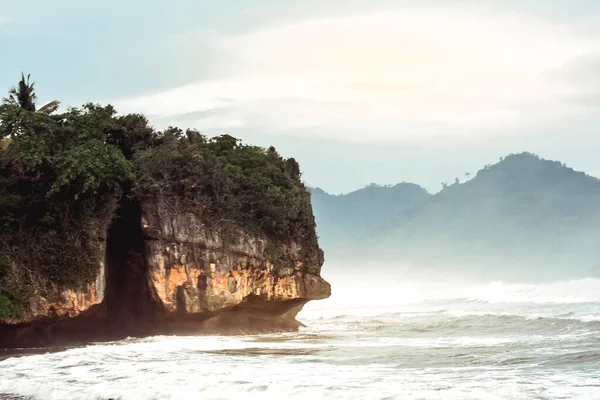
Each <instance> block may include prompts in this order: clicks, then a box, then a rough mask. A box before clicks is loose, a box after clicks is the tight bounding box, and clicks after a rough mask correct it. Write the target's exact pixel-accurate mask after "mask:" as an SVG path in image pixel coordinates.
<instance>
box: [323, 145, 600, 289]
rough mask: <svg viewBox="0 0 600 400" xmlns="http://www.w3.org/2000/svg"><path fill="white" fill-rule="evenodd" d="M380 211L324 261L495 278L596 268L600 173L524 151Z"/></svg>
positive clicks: (592, 271)
mask: <svg viewBox="0 0 600 400" xmlns="http://www.w3.org/2000/svg"><path fill="white" fill-rule="evenodd" d="M386 211H388V215H389V216H390V219H389V223H388V225H387V226H383V227H382V228H380V229H378V230H377V231H376V232H373V231H372V232H370V234H369V235H365V236H363V237H361V238H359V239H358V240H355V241H354V243H353V244H352V245H349V246H347V247H346V249H347V250H349V249H356V250H355V251H354V252H353V251H347V252H346V253H345V254H344V257H339V258H338V259H336V258H335V257H337V254H335V253H334V258H333V259H330V261H332V262H334V263H335V262H336V261H343V259H344V258H347V259H348V260H354V261H361V260H362V262H363V263H364V262H383V263H387V264H392V263H393V264H402V265H416V266H420V267H415V268H425V269H427V270H431V269H432V268H433V269H436V270H440V269H445V270H452V271H456V270H460V271H470V272H477V273H479V274H481V273H486V274H488V275H490V276H492V275H493V276H501V277H513V276H517V275H519V276H521V275H522V276H529V277H532V278H533V277H535V276H537V275H540V274H543V275H545V276H549V277H550V276H555V277H559V276H563V275H564V276H567V275H569V274H573V275H577V276H589V275H598V274H600V180H598V179H596V178H594V177H591V176H588V175H586V174H585V173H583V172H578V171H574V170H573V169H572V168H569V167H567V166H565V165H564V164H561V163H560V162H557V161H548V160H544V159H541V158H539V157H538V156H536V155H533V154H530V153H521V154H512V155H509V156H507V157H506V158H504V159H502V160H501V161H500V162H499V163H497V164H495V165H491V166H486V167H485V168H484V169H482V170H480V171H479V172H478V173H477V175H476V176H475V177H474V178H473V179H471V180H470V181H467V182H464V183H455V184H453V185H450V186H447V187H446V188H444V189H443V190H442V191H441V192H439V193H438V194H436V195H433V196H428V197H427V198H425V199H424V200H423V201H418V202H415V203H414V206H413V207H410V208H407V209H405V210H398V209H394V210H393V211H392V210H391V209H390V210H386V209H383V208H382V209H379V210H378V212H379V213H380V215H385V214H386ZM398 211H400V212H399V213H398ZM316 214H317V213H316ZM338 218H339V217H338ZM383 222H384V221H383V220H382V219H380V220H378V221H377V224H378V225H380V226H382V225H384V224H383ZM317 223H319V217H318V214H317ZM324 248H325V251H326V252H327V246H324ZM500 272H501V273H500Z"/></svg>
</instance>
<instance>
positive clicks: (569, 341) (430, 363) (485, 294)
mask: <svg viewBox="0 0 600 400" xmlns="http://www.w3.org/2000/svg"><path fill="white" fill-rule="evenodd" d="M332 284H333V288H334V294H333V296H332V298H331V299H329V300H325V301H321V302H312V303H309V304H308V305H307V306H306V308H305V309H304V310H303V311H302V313H301V314H300V315H299V320H300V321H302V322H303V323H304V324H306V327H304V328H302V329H301V330H300V331H299V332H297V333H282V334H269V335H253V336H196V337H191V336H186V337H177V336H157V337H149V338H144V339H134V338H129V339H126V340H122V341H118V342H111V343H98V344H92V345H89V346H86V347H82V348H69V349H63V350H62V351H57V352H46V353H42V354H30V355H25V356H19V357H9V358H5V359H3V360H2V361H0V399H39V400H50V399H115V400H116V399H123V400H125V399H136V400H137V399H156V400H159V399H160V400H164V399H262V400H264V399H282V398H285V399H320V398H323V399H540V400H541V399H600V280H598V279H592V278H587V279H581V280H574V281H566V282H555V283H544V284H519V283H512V284H509V283H502V282H488V283H477V284H471V285H458V284H455V283H454V284H451V285H450V284H443V283H440V284H436V285H433V284H429V283H418V282H413V283H400V284H394V283H393V282H391V283H390V282H387V283H385V284H384V283H382V284H380V285H379V286H377V285H375V284H373V285H371V286H369V285H366V284H364V283H363V282H356V281H355V282H354V283H344V282H341V281H339V282H336V280H334V279H332ZM336 288H337V291H336ZM369 288H370V289H369Z"/></svg>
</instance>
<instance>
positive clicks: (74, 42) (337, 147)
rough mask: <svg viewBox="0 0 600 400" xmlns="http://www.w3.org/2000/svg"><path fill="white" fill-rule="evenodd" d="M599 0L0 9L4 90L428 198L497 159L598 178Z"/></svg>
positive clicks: (325, 181) (321, 179)
mask: <svg viewBox="0 0 600 400" xmlns="http://www.w3.org/2000/svg"><path fill="white" fill-rule="evenodd" d="M599 21H600V2H598V1H596V0H502V1H501V0H496V1H492V0H380V1H376V2H375V1H370V0H361V1H359V0H286V1H285V2H284V1H280V0H252V1H250V0H237V1H234V0H220V1H218V2H217V1H201V0H177V1H172V0H169V1H167V0H144V1H142V0H128V1H116V0H104V1H102V2H82V1H80V0H55V1H54V2H47V1H38V0H30V1H27V2H19V1H13V0H0V54H2V55H3V58H2V61H1V62H0V88H1V87H6V89H8V88H9V87H10V86H13V85H14V84H16V82H17V81H18V79H19V77H20V73H21V71H24V72H26V73H31V74H32V78H33V80H34V81H35V82H36V89H37V92H38V97H39V98H40V101H41V102H43V101H47V100H52V99H59V100H61V101H62V103H63V105H64V106H77V105H80V104H82V103H85V102H95V103H111V104H114V105H115V106H116V107H117V109H118V111H119V112H121V113H129V112H135V113H143V114H145V115H147V117H148V118H149V120H150V121H151V123H152V125H153V126H155V127H156V128H157V129H162V128H165V127H167V126H169V125H178V126H181V127H183V128H196V129H199V130H200V131H202V132H203V133H205V134H207V135H216V134H223V133H229V134H231V135H234V136H236V137H239V138H241V139H242V140H243V141H244V142H245V143H249V144H256V145H260V146H268V145H274V146H275V147H276V148H277V149H278V150H279V151H280V153H281V154H282V155H284V156H286V157H295V158H296V159H297V160H298V161H299V162H300V165H301V168H302V170H303V177H304V180H305V182H306V183H307V184H308V185H310V186H318V187H321V188H323V189H324V190H326V191H328V192H330V193H345V192H349V191H352V190H355V189H357V188H360V187H362V186H365V185H367V184H370V183H379V184H394V183H398V182H403V181H406V182H414V183H417V184H420V185H422V186H424V187H425V188H427V189H428V190H429V191H431V192H436V191H438V190H439V189H440V188H441V183H442V182H451V181H454V179H455V177H459V178H461V179H464V176H465V173H467V172H469V173H471V174H473V173H475V172H476V171H477V170H478V169H480V168H482V166H483V165H485V164H492V163H494V162H496V161H497V160H498V159H499V158H500V157H502V156H505V155H506V154H508V153H515V152H521V151H530V152H534V153H536V154H539V155H540V156H542V157H544V158H548V159H554V160H560V161H563V162H565V163H567V164H568V165H570V166H572V167H573V168H575V169H578V170H583V171H586V172H588V173H589V174H592V175H597V176H600V157H599V153H600V112H599V111H600V24H599V23H598V22H599Z"/></svg>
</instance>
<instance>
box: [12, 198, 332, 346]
mask: <svg viewBox="0 0 600 400" xmlns="http://www.w3.org/2000/svg"><path fill="white" fill-rule="evenodd" d="M122 212H123V213H125V214H126V215H121V216H120V217H119V218H118V221H120V222H117V223H116V225H115V226H113V228H111V230H109V232H108V235H109V236H110V237H109V240H108V242H107V243H108V249H107V257H105V259H102V260H99V263H98V265H99V269H98V274H97V276H96V279H95V281H93V282H90V283H88V284H87V285H85V286H84V287H82V288H81V289H80V290H60V289H58V288H56V289H55V291H54V292H51V294H50V295H45V296H42V295H36V296H34V297H33V298H32V299H31V301H30V303H29V309H28V310H27V313H26V314H25V316H24V317H22V318H21V319H18V320H17V319H13V320H5V321H2V323H0V347H27V346H47V345H64V344H72V343H81V342H86V341H90V340H107V339H111V340H112V339H118V338H120V337H124V336H144V335H153V334H188V333H192V334H198V333H200V334H202V333H211V334H213V333H258V332H270V331H282V330H295V329H297V328H298V327H299V326H301V324H300V323H299V322H298V321H296V319H295V318H296V315H297V313H298V312H299V311H300V310H301V309H302V306H303V305H304V304H305V303H306V302H308V301H309V300H318V299H324V298H327V297H329V295H330V293H331V288H330V285H329V283H327V282H326V281H325V280H324V279H322V278H321V277H320V276H318V275H315V274H314V273H309V272H308V271H319V270H320V267H321V265H320V264H321V263H322V261H319V262H318V264H319V265H307V261H306V260H305V259H304V258H303V256H302V255H303V254H304V252H303V248H302V246H301V245H300V244H298V243H295V242H292V243H287V244H285V245H281V244H280V248H279V251H278V254H279V258H278V259H277V260H276V261H275V260H273V259H272V257H271V255H270V254H269V250H268V249H269V241H268V239H266V238H264V237H260V236H253V235H251V234H248V233H246V232H244V231H243V230H239V229H238V230H236V231H230V232H229V233H227V234H225V233H223V230H221V229H218V228H212V229H211V228H209V227H207V226H206V225H205V224H203V223H202V222H201V221H200V219H199V217H198V215H196V214H194V213H190V212H183V211H182V210H181V209H179V208H178V207H173V206H172V204H170V203H169V202H165V201H163V200H158V201H152V202H146V203H144V204H142V206H141V209H140V207H137V206H135V207H133V208H124V209H123V210H122ZM117 232H118V233H117ZM115 247H116V248H117V249H115ZM282 255H283V256H282ZM309 263H310V261H309Z"/></svg>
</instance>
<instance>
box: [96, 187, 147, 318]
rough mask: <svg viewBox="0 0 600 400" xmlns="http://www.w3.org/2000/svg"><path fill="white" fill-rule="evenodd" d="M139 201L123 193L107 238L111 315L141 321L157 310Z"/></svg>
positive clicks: (107, 285) (107, 272)
mask: <svg viewBox="0 0 600 400" xmlns="http://www.w3.org/2000/svg"><path fill="white" fill-rule="evenodd" d="M147 270H148V266H147V262H146V257H145V247H144V237H143V232H142V226H141V209H140V204H139V202H137V201H135V200H132V199H131V198H129V196H123V199H122V200H121V203H120V205H119V209H118V211H117V216H116V218H115V220H114V221H113V224H112V225H111V227H110V228H109V230H108V237H107V240H106V297H105V304H106V308H107V311H108V313H109V315H110V316H111V317H121V318H119V319H122V321H125V322H131V323H138V322H140V321H141V320H142V319H144V317H148V316H149V315H151V314H152V313H153V312H154V305H153V302H152V299H151V296H150V294H149V290H148V285H147Z"/></svg>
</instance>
